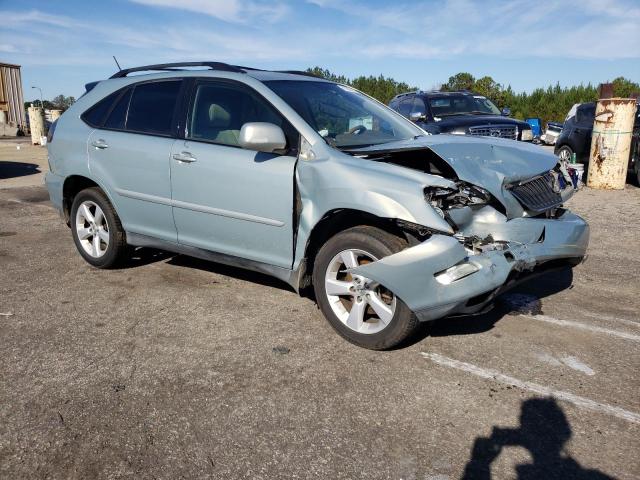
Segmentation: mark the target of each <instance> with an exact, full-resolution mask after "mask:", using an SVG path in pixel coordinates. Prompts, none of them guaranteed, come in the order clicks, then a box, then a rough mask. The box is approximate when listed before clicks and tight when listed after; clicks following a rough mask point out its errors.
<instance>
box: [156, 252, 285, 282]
mask: <svg viewBox="0 0 640 480" xmlns="http://www.w3.org/2000/svg"><path fill="white" fill-rule="evenodd" d="M167 263H168V264H169V265H175V266H179V267H187V268H197V269H198V270H202V271H205V272H209V273H216V274H218V275H224V276H227V277H232V278H236V279H238V280H243V281H245V282H251V283H256V284H258V285H263V286H266V287H273V288H278V289H280V290H289V291H293V288H292V287H291V286H290V285H289V284H287V283H286V282H284V281H282V280H279V279H277V278H275V277H272V276H270V275H267V274H265V273H260V272H254V271H252V270H246V269H244V268H240V267H232V266H229V265H224V264H222V263H216V262H210V261H208V260H201V259H199V258H195V257H189V256H187V255H175V256H173V257H172V258H171V259H170V260H169V261H168V262H167Z"/></svg>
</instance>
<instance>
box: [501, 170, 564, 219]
mask: <svg viewBox="0 0 640 480" xmlns="http://www.w3.org/2000/svg"><path fill="white" fill-rule="evenodd" d="M554 184H555V177H554V176H553V174H552V173H551V172H548V173H545V174H544V175H541V176H539V177H536V178H533V179H531V180H528V181H526V182H524V183H520V184H517V185H514V186H512V187H511V193H513V195H514V196H515V197H516V198H517V199H518V201H519V202H520V203H521V204H522V206H523V207H525V208H526V209H527V210H531V211H533V212H535V213H542V212H544V211H546V210H549V209H550V208H553V207H557V206H558V205H561V204H562V197H561V196H560V193H559V192H557V191H555V190H554Z"/></svg>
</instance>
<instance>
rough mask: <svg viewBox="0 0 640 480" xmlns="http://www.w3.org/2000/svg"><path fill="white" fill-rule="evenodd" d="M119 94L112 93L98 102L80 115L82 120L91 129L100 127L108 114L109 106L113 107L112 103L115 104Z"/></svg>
mask: <svg viewBox="0 0 640 480" xmlns="http://www.w3.org/2000/svg"><path fill="white" fill-rule="evenodd" d="M120 93H121V92H119V91H118V92H115V93H112V94H111V95H109V96H108V97H105V98H103V99H102V100H100V101H99V102H98V103H96V104H95V105H94V106H93V107H91V108H90V109H89V110H87V111H86V112H84V113H83V114H82V119H83V120H84V121H85V122H86V123H88V124H89V125H91V126H92V127H100V126H102V122H103V121H104V117H105V116H106V115H107V113H109V110H110V109H111V105H113V102H115V101H116V99H117V98H118V97H119V96H120Z"/></svg>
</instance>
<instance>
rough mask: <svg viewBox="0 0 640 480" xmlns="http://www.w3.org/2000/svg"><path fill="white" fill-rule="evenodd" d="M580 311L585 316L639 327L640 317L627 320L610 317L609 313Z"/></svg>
mask: <svg viewBox="0 0 640 480" xmlns="http://www.w3.org/2000/svg"><path fill="white" fill-rule="evenodd" d="M580 313H581V315H584V316H585V317H591V318H595V319H598V320H608V321H610V322H619V323H624V324H625V325H630V326H632V327H640V319H639V320H629V319H628V318H620V317H612V316H611V315H600V314H599V313H593V312H585V311H582V312H580Z"/></svg>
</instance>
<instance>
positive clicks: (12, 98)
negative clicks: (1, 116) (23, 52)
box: [0, 62, 27, 128]
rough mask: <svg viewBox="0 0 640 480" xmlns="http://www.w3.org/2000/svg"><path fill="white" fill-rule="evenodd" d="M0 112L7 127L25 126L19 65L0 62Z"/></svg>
mask: <svg viewBox="0 0 640 480" xmlns="http://www.w3.org/2000/svg"><path fill="white" fill-rule="evenodd" d="M0 110H2V111H4V112H5V116H6V120H5V121H6V123H8V124H9V125H11V126H14V127H23V128H24V126H25V125H26V124H27V119H26V115H25V112H24V98H23V95H22V76H21V75H20V65H12V64H9V63H2V62H0Z"/></svg>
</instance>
